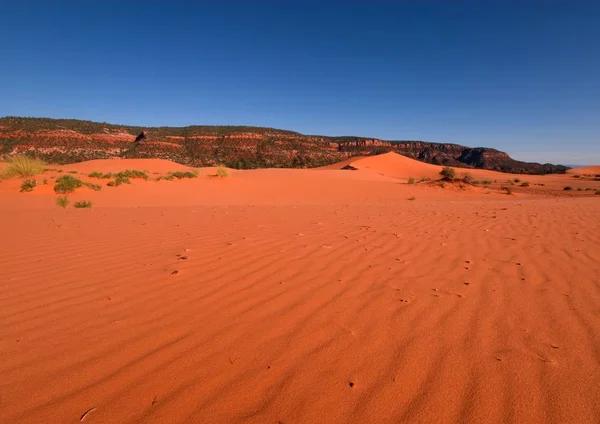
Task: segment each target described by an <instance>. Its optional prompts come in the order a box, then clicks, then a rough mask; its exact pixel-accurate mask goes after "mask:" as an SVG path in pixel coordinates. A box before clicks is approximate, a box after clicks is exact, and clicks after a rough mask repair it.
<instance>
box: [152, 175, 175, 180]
mask: <svg viewBox="0 0 600 424" xmlns="http://www.w3.org/2000/svg"><path fill="white" fill-rule="evenodd" d="M174 178H175V177H173V176H172V175H160V176H158V177H156V181H162V180H165V181H173V179H174Z"/></svg>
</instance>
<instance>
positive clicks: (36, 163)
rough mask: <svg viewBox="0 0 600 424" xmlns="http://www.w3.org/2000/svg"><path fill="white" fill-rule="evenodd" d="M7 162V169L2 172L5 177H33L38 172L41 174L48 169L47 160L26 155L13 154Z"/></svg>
mask: <svg viewBox="0 0 600 424" xmlns="http://www.w3.org/2000/svg"><path fill="white" fill-rule="evenodd" d="M6 162H7V166H6V169H4V171H3V172H2V177H3V178H12V177H21V178H27V177H33V176H35V175H37V174H41V173H42V172H44V171H45V169H46V163H45V162H43V161H41V160H39V159H34V158H31V157H29V156H26V155H15V156H11V157H9V158H8V159H7V160H6Z"/></svg>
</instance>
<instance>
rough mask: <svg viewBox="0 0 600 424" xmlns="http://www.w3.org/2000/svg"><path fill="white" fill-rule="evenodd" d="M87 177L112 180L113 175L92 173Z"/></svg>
mask: <svg viewBox="0 0 600 424" xmlns="http://www.w3.org/2000/svg"><path fill="white" fill-rule="evenodd" d="M88 177H90V178H101V179H108V178H112V177H113V174H111V173H110V172H109V173H107V174H103V173H102V172H92V173H89V174H88Z"/></svg>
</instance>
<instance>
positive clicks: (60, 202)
mask: <svg viewBox="0 0 600 424" xmlns="http://www.w3.org/2000/svg"><path fill="white" fill-rule="evenodd" d="M68 205H69V198H68V197H67V196H60V197H57V198H56V206H59V207H61V208H66V207H67V206H68Z"/></svg>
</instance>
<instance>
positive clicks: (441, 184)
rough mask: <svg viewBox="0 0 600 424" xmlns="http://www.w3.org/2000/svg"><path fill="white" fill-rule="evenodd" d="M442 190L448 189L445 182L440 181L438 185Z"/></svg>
mask: <svg viewBox="0 0 600 424" xmlns="http://www.w3.org/2000/svg"><path fill="white" fill-rule="evenodd" d="M438 185H439V186H440V187H441V188H444V187H446V183H445V182H444V181H440V182H439V184H438Z"/></svg>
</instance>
